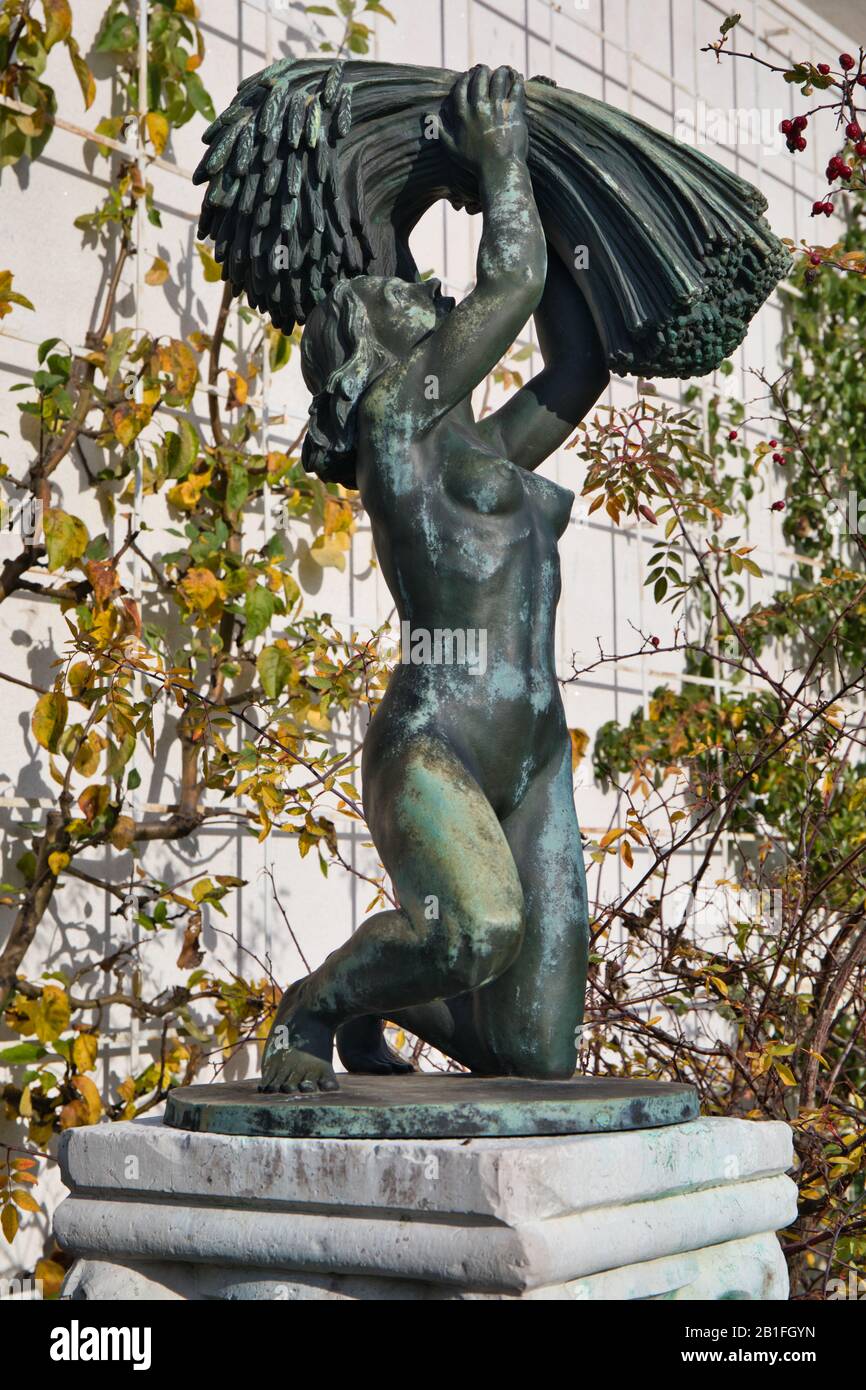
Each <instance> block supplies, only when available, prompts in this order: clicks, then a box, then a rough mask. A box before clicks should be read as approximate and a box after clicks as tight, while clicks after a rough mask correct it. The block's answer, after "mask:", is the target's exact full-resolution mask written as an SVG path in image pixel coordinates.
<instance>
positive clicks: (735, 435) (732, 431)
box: [728, 430, 737, 439]
mask: <svg viewBox="0 0 866 1390" xmlns="http://www.w3.org/2000/svg"><path fill="white" fill-rule="evenodd" d="M736 437H737V431H736V430H731V431H730V433H729V434H728V438H729V439H736Z"/></svg>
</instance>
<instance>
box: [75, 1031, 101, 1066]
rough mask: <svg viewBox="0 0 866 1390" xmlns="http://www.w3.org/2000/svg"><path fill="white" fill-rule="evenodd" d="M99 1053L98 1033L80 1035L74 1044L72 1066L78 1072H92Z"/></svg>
mask: <svg viewBox="0 0 866 1390" xmlns="http://www.w3.org/2000/svg"><path fill="white" fill-rule="evenodd" d="M98 1052H99V1038H98V1037H97V1035H96V1033H79V1035H78V1037H77V1038H76V1039H75V1041H74V1042H73V1044H72V1064H73V1066H74V1067H75V1070H76V1071H79V1072H82V1071H92V1070H93V1068H94V1066H95V1065H96V1057H97V1054H98Z"/></svg>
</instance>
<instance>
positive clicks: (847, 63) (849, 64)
mask: <svg viewBox="0 0 866 1390" xmlns="http://www.w3.org/2000/svg"><path fill="white" fill-rule="evenodd" d="M839 66H840V68H842V69H843V71H845V72H850V71H851V69H852V68H853V67H854V59H853V58H852V57H851V54H850V53H840V54H839Z"/></svg>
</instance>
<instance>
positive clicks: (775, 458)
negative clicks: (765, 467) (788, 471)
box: [773, 454, 788, 467]
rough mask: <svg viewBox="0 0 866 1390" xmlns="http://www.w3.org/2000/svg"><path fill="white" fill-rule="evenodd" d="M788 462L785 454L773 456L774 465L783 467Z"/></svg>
mask: <svg viewBox="0 0 866 1390" xmlns="http://www.w3.org/2000/svg"><path fill="white" fill-rule="evenodd" d="M787 461H788V460H787V459H786V458H785V455H784V454H774V455H773V462H774V463H778V464H779V465H780V467H783V466H784V465H785V464H786V463H787Z"/></svg>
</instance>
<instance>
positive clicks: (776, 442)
mask: <svg viewBox="0 0 866 1390" xmlns="http://www.w3.org/2000/svg"><path fill="white" fill-rule="evenodd" d="M778 442H779V441H778V439H771V440H770V448H771V449H775V447H776V445H777V444H778Z"/></svg>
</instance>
